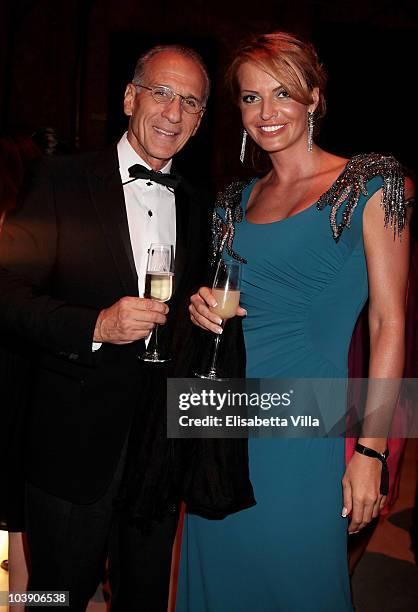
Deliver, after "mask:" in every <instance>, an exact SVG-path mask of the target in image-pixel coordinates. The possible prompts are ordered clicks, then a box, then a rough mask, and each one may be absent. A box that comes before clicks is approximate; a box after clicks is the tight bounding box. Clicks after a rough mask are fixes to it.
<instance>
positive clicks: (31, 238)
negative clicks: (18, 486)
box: [0, 46, 209, 612]
mask: <svg viewBox="0 0 418 612" xmlns="http://www.w3.org/2000/svg"><path fill="white" fill-rule="evenodd" d="M208 94H209V78H208V75H207V71H206V69H205V66H204V64H203V62H202V60H201V59H200V56H198V54H197V53H195V52H194V51H193V50H191V49H187V48H183V47H178V46H167V47H156V48H153V49H151V50H150V51H148V52H147V53H146V54H144V55H143V56H142V57H141V58H140V59H139V60H138V63H137V66H136V70H135V75H134V78H133V80H132V83H130V84H128V86H127V88H126V91H125V98H124V110H125V114H126V115H127V116H128V117H129V127H128V132H127V134H125V135H124V136H122V138H121V140H120V141H119V143H118V145H117V147H112V148H110V149H109V150H106V151H104V152H101V153H95V154H83V155H80V156H74V157H67V158H64V159H54V160H51V161H49V162H47V163H46V162H43V163H41V164H39V166H38V167H37V168H35V169H34V172H33V173H32V175H31V177H30V179H29V180H28V184H27V185H26V188H25V190H24V193H23V195H22V202H21V206H19V207H18V209H17V211H16V212H15V213H14V214H13V215H10V217H9V219H8V220H7V223H6V225H5V228H4V231H3V233H2V236H1V240H0V266H1V268H0V332H1V333H4V334H7V335H9V336H12V338H13V340H14V342H16V343H25V347H26V348H25V351H26V353H27V355H28V356H30V358H31V359H32V363H33V366H32V372H31V376H30V380H29V379H28V380H27V384H28V385H30V406H29V414H30V416H29V424H28V436H27V487H26V505H27V508H26V515H27V534H28V542H29V549H30V557H31V566H32V572H31V576H30V582H29V589H31V590H47V591H51V590H65V591H69V595H70V609H71V610H77V611H79V610H80V611H81V610H85V608H86V606H87V604H88V600H89V598H90V597H91V595H92V594H93V593H94V591H95V588H96V586H97V584H98V583H99V581H100V578H101V576H102V572H103V566H104V562H105V559H106V557H107V556H108V555H109V556H110V567H111V570H112V568H115V577H112V575H111V584H112V581H113V584H112V586H113V591H114V601H113V604H112V606H113V609H114V610H124V612H125V611H127V610H142V609H144V610H147V611H151V610H165V609H166V607H167V594H168V581H169V571H170V559H171V548H172V541H173V538H174V534H175V529H176V525H177V518H178V517H177V515H178V510H177V507H176V506H175V505H173V506H171V507H170V509H169V511H167V512H163V513H160V516H159V517H158V518H159V520H158V521H153V522H152V526H151V527H150V526H149V525H148V526H147V529H146V530H145V529H144V530H136V531H135V530H133V528H131V526H129V528H128V527H127V529H126V530H123V529H119V528H117V529H116V536H115V535H114V532H115V529H114V525H115V523H118V521H115V510H114V500H115V498H117V497H118V494H119V491H120V486H121V482H122V476H123V472H124V469H125V464H126V456H127V447H128V437H129V431H130V428H131V427H132V422H133V420H134V417H135V427H136V429H138V427H139V429H141V427H143V430H144V431H151V433H152V432H153V431H154V430H155V431H156V429H155V427H154V429H153V427H150V426H149V422H153V423H154V424H155V421H156V417H155V415H156V414H157V415H158V419H160V418H162V416H161V417H160V415H163V409H164V407H163V406H161V405H159V406H158V407H157V406H156V401H155V397H157V398H160V399H161V397H162V396H161V394H160V392H159V389H160V388H163V387H164V386H165V377H166V376H167V372H169V370H167V369H166V368H164V367H163V368H160V366H159V365H158V364H148V365H147V364H144V363H142V362H140V361H139V360H138V355H140V354H141V353H142V352H143V351H144V350H145V340H146V339H147V338H148V336H149V334H150V332H151V331H152V329H153V327H154V326H155V324H159V325H161V326H162V327H161V331H162V334H161V335H162V342H163V344H164V343H165V344H166V346H167V347H169V346H171V347H172V348H173V347H174V346H175V341H174V340H173V339H175V337H176V334H177V337H178V335H179V333H181V336H182V340H181V341H182V342H183V341H184V344H185V346H186V347H188V348H190V347H191V346H192V344H193V343H192V342H191V341H190V339H189V334H190V333H192V332H189V329H191V327H192V326H191V324H190V325H189V323H188V321H187V319H188V317H187V298H188V296H189V295H190V294H191V293H192V291H193V289H194V287H196V286H198V284H199V282H200V281H201V276H202V268H203V266H204V260H205V239H204V238H205V233H206V227H207V212H206V210H205V207H204V206H203V205H202V202H203V201H204V200H202V197H201V196H202V194H201V193H200V194H199V193H198V192H196V191H195V190H194V188H193V187H191V186H190V185H189V183H188V182H187V181H186V179H185V178H183V177H182V178H181V179H180V178H179V177H178V176H177V175H175V173H174V172H173V169H172V158H173V156H174V155H175V154H176V153H177V152H178V151H179V150H180V149H181V148H182V147H183V146H184V145H185V144H186V143H187V141H188V140H189V139H190V138H191V137H192V136H193V135H194V134H195V133H196V130H197V129H198V127H199V124H200V122H201V119H202V115H203V113H204V110H205V104H206V101H207V97H208ZM151 243H170V244H173V245H175V290H174V294H173V298H172V300H171V301H170V302H169V304H168V306H167V305H166V304H163V303H160V302H157V301H155V300H152V299H145V298H144V297H143V293H144V283H145V271H146V260H147V251H148V248H149V245H150V244H151ZM190 337H191V336H190ZM173 343H174V344H173ZM176 349H178V350H179V351H180V349H179V345H177V347H176ZM176 357H177V356H176ZM176 363H177V364H179V363H181V359H180V360H179V359H177V362H176ZM159 368H160V369H159ZM171 371H174V372H175V373H176V372H177V373H180V374H183V371H184V370H182V368H181V367H180V366H179V365H178V367H177V370H176V367H174V368H173V369H172V370H171ZM184 374H187V372H186V371H184ZM157 408H158V410H159V413H158V412H156V410H157ZM152 419H154V421H152ZM153 426H154V425H153ZM157 429H158V428H157ZM160 429H161V428H160ZM160 433H161V432H160ZM146 441H147V444H148V446H149V445H150V444H151V443H152V439H150V437H148V439H147V440H146ZM165 442H166V441H165ZM166 443H167V442H166ZM22 444H23V441H22ZM161 444H162V445H163V444H164V442H163V441H162V442H161ZM151 446H152V444H151ZM162 447H163V446H162ZM143 454H144V456H145V457H149V465H142V466H140V467H141V470H142V472H141V473H142V474H143V475H144V479H145V480H146V479H147V478H148V480H150V479H152V478H154V480H155V479H156V480H157V481H158V480H159V476H158V474H159V472H158V469H159V467H160V466H159V467H158V469H156V468H155V466H154V465H153V464H152V462H153V460H154V459H155V460H157V456H158V457H159V456H160V454H161V453H159V452H158V453H157V451H156V450H154V452H153V451H152V450H151V451H150V450H149V448H148V447H147V448H146V449H144V451H143ZM168 456H170V455H168ZM158 460H159V459H158ZM142 461H144V458H142ZM145 461H146V459H145ZM165 473H167V471H166V472H165ZM149 474H151V477H150V475H149ZM166 497H167V499H168V497H169V496H166ZM144 499H146V501H147V503H148V504H150V503H151V505H152V501H153V500H152V499H151V500H150V499H149V495H146V494H144ZM149 518H151V519H152V518H153V517H152V513H151V515H150V517H149ZM119 521H120V519H119ZM132 538H133V539H132ZM128 540H129V542H128ZM109 541H111V542H112V544H111V545H109ZM109 550H110V552H109ZM133 583H135V584H133ZM129 585H130V589H131V590H129ZM141 602H142V603H141ZM145 602H146V603H145Z"/></svg>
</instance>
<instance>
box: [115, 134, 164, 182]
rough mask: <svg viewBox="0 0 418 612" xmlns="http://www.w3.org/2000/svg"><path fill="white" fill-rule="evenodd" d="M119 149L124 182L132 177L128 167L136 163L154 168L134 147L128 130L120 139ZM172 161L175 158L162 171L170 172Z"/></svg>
mask: <svg viewBox="0 0 418 612" xmlns="http://www.w3.org/2000/svg"><path fill="white" fill-rule="evenodd" d="M117 150H118V159H119V172H120V176H121V179H122V183H123V182H125V181H129V179H130V178H131V177H130V176H129V171H128V169H129V168H130V167H131V166H133V165H134V164H142V165H143V166H145V168H148V170H152V168H151V166H150V165H149V164H147V163H146V162H145V161H144V160H143V159H142V157H141V156H140V155H138V153H137V152H136V151H135V149H134V148H133V147H132V145H131V143H130V142H129V140H128V132H125V133H124V134H123V136H122V138H121V139H120V140H119V142H118V144H117ZM172 163H173V160H172V159H169V160H168V162H167V163H166V165H165V166H164V167H163V168H161V170H160V172H163V173H164V174H168V173H169V172H170V170H171V164H172Z"/></svg>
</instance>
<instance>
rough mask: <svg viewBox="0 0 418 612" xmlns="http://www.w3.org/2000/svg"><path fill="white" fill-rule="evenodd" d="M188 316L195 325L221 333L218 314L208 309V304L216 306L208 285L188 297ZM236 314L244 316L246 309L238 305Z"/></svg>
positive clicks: (220, 321)
mask: <svg viewBox="0 0 418 612" xmlns="http://www.w3.org/2000/svg"><path fill="white" fill-rule="evenodd" d="M190 302H191V304H190V306H189V312H190V318H191V320H192V321H193V323H194V324H195V325H198V326H199V327H201V328H202V329H206V330H208V331H211V332H213V333H215V334H221V333H222V327H221V325H222V319H221V318H220V317H219V315H217V314H215V313H213V312H212V311H211V310H209V307H210V306H216V300H215V298H214V296H213V293H212V291H211V290H210V289H209V287H200V289H199V291H198V292H197V293H195V294H194V295H192V297H191V298H190ZM236 314H237V315H238V316H239V317H244V316H245V315H246V314H247V311H246V310H245V309H244V308H241V306H238V308H237V312H236Z"/></svg>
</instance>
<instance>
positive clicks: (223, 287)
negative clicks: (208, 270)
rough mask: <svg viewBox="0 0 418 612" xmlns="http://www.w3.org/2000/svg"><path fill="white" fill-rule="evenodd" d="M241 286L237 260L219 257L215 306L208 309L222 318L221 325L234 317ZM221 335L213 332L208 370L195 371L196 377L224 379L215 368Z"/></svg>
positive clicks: (215, 280)
mask: <svg viewBox="0 0 418 612" xmlns="http://www.w3.org/2000/svg"><path fill="white" fill-rule="evenodd" d="M240 287H241V264H240V263H239V262H238V261H232V260H228V261H224V260H223V259H221V260H220V261H219V263H218V267H217V269H216V274H215V279H214V281H213V285H212V293H213V296H214V298H215V300H216V301H217V305H216V306H211V307H210V310H211V311H212V312H214V313H215V314H217V315H218V316H219V317H221V319H222V327H223V326H224V325H225V322H226V321H227V320H228V319H232V317H235V314H236V312H237V308H238V306H239V298H240ZM220 341H221V336H220V335H219V334H215V338H214V342H213V351H212V357H211V363H210V366H209V370H208V371H207V372H204V373H197V372H196V376H197V377H198V378H205V379H208V380H224V378H222V375H221V374H220V373H219V372H218V369H217V359H218V349H219V343H220Z"/></svg>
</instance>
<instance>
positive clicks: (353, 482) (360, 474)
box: [342, 452, 386, 533]
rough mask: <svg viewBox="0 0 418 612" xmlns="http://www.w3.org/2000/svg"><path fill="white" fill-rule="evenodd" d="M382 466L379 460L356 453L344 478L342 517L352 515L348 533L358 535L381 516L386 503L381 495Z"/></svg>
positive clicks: (384, 497)
mask: <svg viewBox="0 0 418 612" xmlns="http://www.w3.org/2000/svg"><path fill="white" fill-rule="evenodd" d="M381 474H382V464H381V463H380V461H379V459H375V458H374V457H366V456H365V455H361V454H360V453H356V452H355V453H354V455H353V456H352V458H351V460H350V462H349V464H348V466H347V469H346V471H345V474H344V478H343V481H342V482H343V495H344V508H343V510H342V516H344V517H345V516H348V515H349V514H351V522H350V525H349V527H348V533H356V532H357V531H359V530H360V529H363V527H365V526H366V525H367V524H368V523H370V521H371V520H372V519H374V518H376V517H377V516H378V515H379V512H380V510H381V509H382V508H383V506H384V505H385V503H386V496H385V495H381V493H380V480H381Z"/></svg>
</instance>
